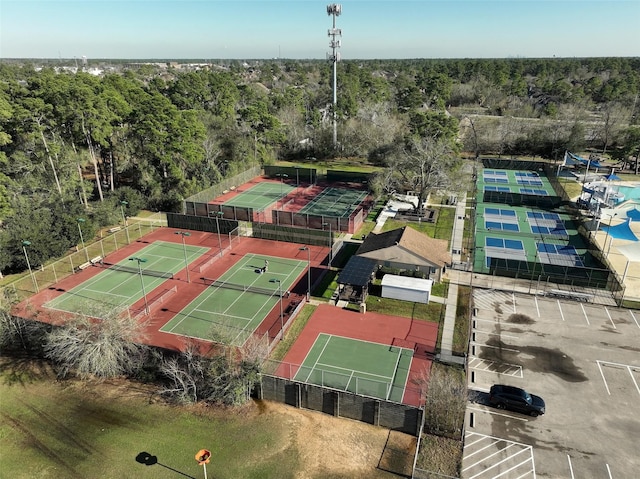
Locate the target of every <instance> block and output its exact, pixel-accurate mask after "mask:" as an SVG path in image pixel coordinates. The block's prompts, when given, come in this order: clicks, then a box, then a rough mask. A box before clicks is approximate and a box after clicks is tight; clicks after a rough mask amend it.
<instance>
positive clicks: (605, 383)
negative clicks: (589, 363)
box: [596, 361, 611, 396]
mask: <svg viewBox="0 0 640 479" xmlns="http://www.w3.org/2000/svg"><path fill="white" fill-rule="evenodd" d="M596 363H597V364H598V369H599V370H600V376H602V380H603V381H604V387H605V388H607V394H608V395H609V396H611V391H609V386H608V385H607V380H606V379H605V377H604V373H603V372H602V366H601V365H600V361H596Z"/></svg>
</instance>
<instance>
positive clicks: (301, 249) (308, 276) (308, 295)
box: [300, 246, 311, 302]
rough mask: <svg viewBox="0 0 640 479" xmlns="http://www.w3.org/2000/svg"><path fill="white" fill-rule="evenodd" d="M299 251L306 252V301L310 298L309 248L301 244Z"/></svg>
mask: <svg viewBox="0 0 640 479" xmlns="http://www.w3.org/2000/svg"><path fill="white" fill-rule="evenodd" d="M300 251H306V252H307V302H309V300H310V299H311V249H310V248H309V247H308V246H303V247H302V248H300Z"/></svg>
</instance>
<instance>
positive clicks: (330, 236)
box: [322, 223, 333, 268]
mask: <svg viewBox="0 0 640 479" xmlns="http://www.w3.org/2000/svg"><path fill="white" fill-rule="evenodd" d="M325 226H329V268H331V256H332V254H333V236H332V235H331V223H322V229H324V227H325Z"/></svg>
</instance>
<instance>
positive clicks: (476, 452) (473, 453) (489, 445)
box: [466, 438, 513, 469]
mask: <svg viewBox="0 0 640 479" xmlns="http://www.w3.org/2000/svg"><path fill="white" fill-rule="evenodd" d="M478 441H484V438H483V439H478ZM474 444H475V443H474ZM494 445H495V443H493V442H490V443H489V444H487V445H486V446H484V447H481V448H480V449H478V450H477V451H473V452H472V453H471V454H467V457H471V456H473V455H475V454H478V453H479V452H482V451H484V450H485V449H489V448H490V447H493V446H494ZM512 446H513V444H512ZM476 464H477V463H476ZM476 464H472V465H471V466H469V467H473V466H475V465H476ZM469 467H467V468H466V469H469Z"/></svg>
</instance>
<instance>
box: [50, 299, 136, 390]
mask: <svg viewBox="0 0 640 479" xmlns="http://www.w3.org/2000/svg"><path fill="white" fill-rule="evenodd" d="M97 318H100V319H97ZM143 331H144V324H143V323H141V322H139V321H138V320H137V319H135V318H133V317H131V316H130V315H129V314H127V313H126V312H125V310H123V309H107V308H105V307H103V308H102V309H101V310H100V311H95V310H93V311H92V310H91V308H87V312H85V313H82V314H80V315H78V317H77V318H76V319H73V320H71V321H68V322H66V323H65V324H64V325H63V326H60V327H57V328H54V329H53V331H52V332H51V333H50V334H49V335H48V336H47V338H46V344H45V354H46V356H47V357H48V358H49V359H51V360H52V361H53V363H54V364H55V365H56V366H57V368H58V375H59V376H61V377H65V376H68V375H70V374H76V375H78V376H79V377H81V378H88V377H91V376H96V377H100V378H109V377H116V376H120V375H123V374H126V373H131V372H134V371H136V370H137V369H138V368H139V367H140V366H141V365H142V363H143V359H144V357H145V352H146V350H147V347H146V346H144V345H142V344H141V341H142V340H143V339H144V333H143Z"/></svg>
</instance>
